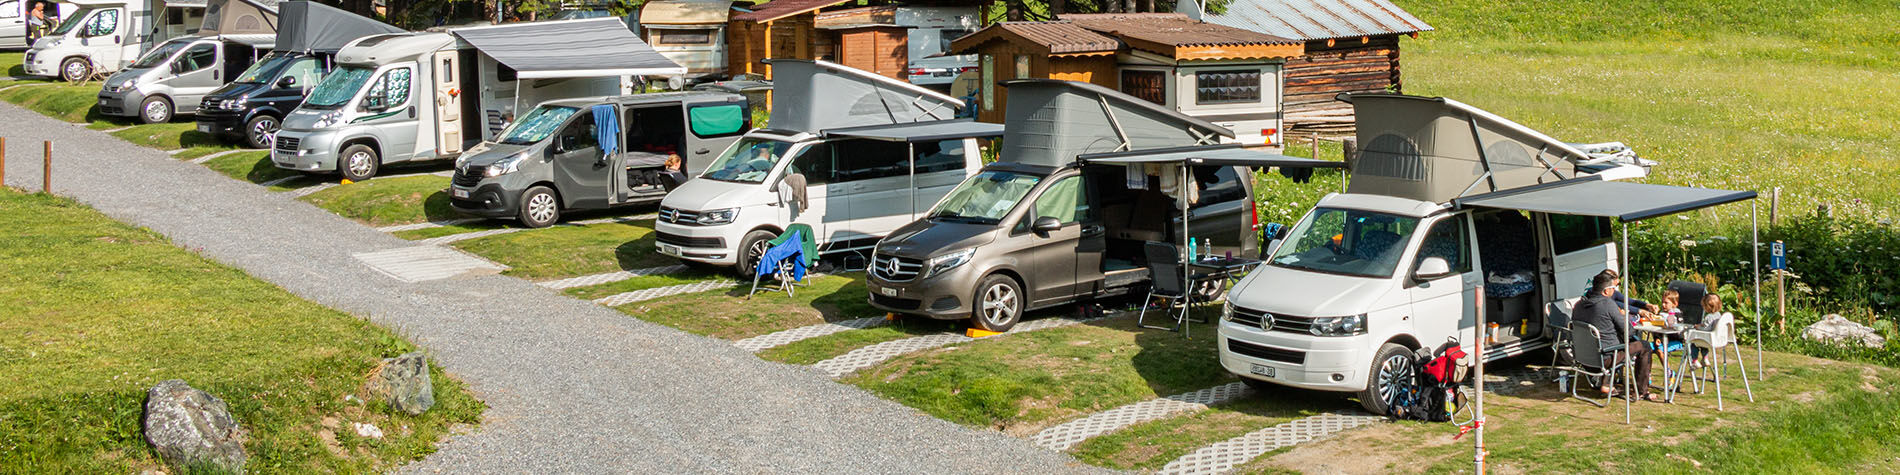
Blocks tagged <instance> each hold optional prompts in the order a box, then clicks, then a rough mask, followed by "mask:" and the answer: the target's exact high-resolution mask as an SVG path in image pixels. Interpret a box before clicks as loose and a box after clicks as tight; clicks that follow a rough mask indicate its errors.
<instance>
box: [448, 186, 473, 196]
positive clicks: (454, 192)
mask: <svg viewBox="0 0 1900 475" xmlns="http://www.w3.org/2000/svg"><path fill="white" fill-rule="evenodd" d="M449 196H454V197H456V198H467V197H468V190H463V189H456V188H450V189H449Z"/></svg>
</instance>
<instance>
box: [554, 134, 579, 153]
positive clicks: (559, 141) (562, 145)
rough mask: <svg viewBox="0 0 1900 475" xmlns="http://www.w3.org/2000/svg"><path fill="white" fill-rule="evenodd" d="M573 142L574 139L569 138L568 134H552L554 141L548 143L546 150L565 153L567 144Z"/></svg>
mask: <svg viewBox="0 0 1900 475" xmlns="http://www.w3.org/2000/svg"><path fill="white" fill-rule="evenodd" d="M573 142H574V141H573V140H569V139H568V136H566V135H556V136H554V143H552V144H548V151H550V152H553V153H555V154H557V155H558V154H563V153H567V146H568V145H569V144H572V143H573ZM548 158H554V157H548Z"/></svg>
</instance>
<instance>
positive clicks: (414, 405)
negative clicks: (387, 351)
mask: <svg viewBox="0 0 1900 475" xmlns="http://www.w3.org/2000/svg"><path fill="white" fill-rule="evenodd" d="M364 389H365V391H366V392H367V393H369V396H370V398H371V399H376V400H381V401H383V403H384V404H388V405H389V407H391V408H395V409H396V410H398V411H402V412H404V413H407V414H409V415H412V416H413V415H416V414H421V413H422V411H427V410H429V408H430V407H433V406H435V387H434V385H432V384H430V381H429V358H428V357H426V356H423V355H422V353H420V352H416V353H407V354H404V355H402V356H397V357H395V358H390V359H386V360H383V364H381V365H379V366H377V367H376V369H375V370H374V371H371V372H370V375H369V382H368V383H367V384H365V385H364Z"/></svg>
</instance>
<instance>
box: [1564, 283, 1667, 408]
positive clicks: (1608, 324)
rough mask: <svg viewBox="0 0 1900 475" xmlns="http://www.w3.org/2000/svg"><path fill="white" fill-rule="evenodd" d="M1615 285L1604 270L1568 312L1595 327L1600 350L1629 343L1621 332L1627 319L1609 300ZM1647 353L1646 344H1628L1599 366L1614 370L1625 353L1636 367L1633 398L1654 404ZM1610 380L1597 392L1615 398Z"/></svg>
mask: <svg viewBox="0 0 1900 475" xmlns="http://www.w3.org/2000/svg"><path fill="white" fill-rule="evenodd" d="M1618 283H1619V282H1618V279H1617V277H1616V272H1615V271H1609V270H1606V271H1603V272H1601V273H1598V274H1597V276H1596V278H1595V279H1593V280H1592V281H1591V285H1590V294H1589V295H1586V296H1584V299H1583V300H1580V301H1577V306H1576V307H1575V308H1573V309H1571V312H1570V315H1571V317H1572V318H1574V319H1575V320H1576V321H1581V322H1584V323H1588V324H1590V326H1592V327H1596V329H1597V344H1598V345H1601V347H1602V348H1609V347H1612V346H1616V345H1619V344H1622V343H1624V342H1629V341H1630V335H1629V334H1628V333H1627V332H1628V330H1626V329H1625V328H1626V326H1625V325H1624V324H1625V323H1627V320H1628V319H1629V317H1628V316H1627V315H1628V314H1626V313H1623V310H1622V309H1621V308H1618V307H1617V302H1615V301H1614V300H1616V299H1615V298H1613V297H1612V296H1613V295H1616V294H1617V291H1616V287H1617V284H1618ZM1579 336H1581V335H1579ZM1650 351H1651V350H1650V348H1649V345H1647V344H1643V343H1640V342H1635V343H1632V344H1630V345H1629V346H1627V347H1625V349H1624V350H1621V351H1617V352H1615V353H1613V354H1605V355H1603V367H1605V368H1611V367H1614V366H1615V365H1616V362H1617V361H1622V360H1623V359H1624V358H1625V355H1624V353H1626V352H1627V353H1628V357H1630V358H1634V364H1635V365H1636V368H1635V369H1636V381H1638V383H1637V384H1636V395H1637V396H1638V397H1641V398H1643V399H1644V400H1648V401H1657V400H1659V398H1658V397H1656V395H1655V394H1651V393H1650V392H1649V369H1650V366H1651V362H1650ZM1579 356H1581V355H1579ZM1614 380H1615V378H1603V381H1602V383H1601V384H1602V386H1600V387H1598V388H1597V389H1598V390H1601V391H1603V393H1604V394H1607V395H1611V396H1616V395H1619V392H1618V391H1616V389H1615V386H1614V385H1613V384H1612V382H1613V381H1614Z"/></svg>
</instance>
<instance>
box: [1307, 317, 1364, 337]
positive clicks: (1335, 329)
mask: <svg viewBox="0 0 1900 475" xmlns="http://www.w3.org/2000/svg"><path fill="white" fill-rule="evenodd" d="M1365 333H1366V314H1363V313H1362V314H1358V315H1353V316H1349V317H1320V318H1315V319H1313V336H1353V335H1364V334H1365Z"/></svg>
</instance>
